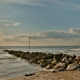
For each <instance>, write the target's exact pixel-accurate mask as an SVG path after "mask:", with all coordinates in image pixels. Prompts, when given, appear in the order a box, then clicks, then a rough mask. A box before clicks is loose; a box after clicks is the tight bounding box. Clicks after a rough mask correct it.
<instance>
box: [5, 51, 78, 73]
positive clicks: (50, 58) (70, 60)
mask: <svg viewBox="0 0 80 80" xmlns="http://www.w3.org/2000/svg"><path fill="white" fill-rule="evenodd" d="M4 51H5V52H8V53H9V54H12V55H14V56H17V57H20V58H22V59H25V60H27V61H29V62H30V63H35V64H39V65H40V66H41V67H44V68H45V69H46V70H47V71H48V70H49V69H51V71H52V72H56V71H65V70H67V71H72V70H75V69H77V70H80V56H76V55H72V56H71V55H68V54H63V53H59V54H52V53H48V54H46V53H43V52H22V51H13V50H4Z"/></svg>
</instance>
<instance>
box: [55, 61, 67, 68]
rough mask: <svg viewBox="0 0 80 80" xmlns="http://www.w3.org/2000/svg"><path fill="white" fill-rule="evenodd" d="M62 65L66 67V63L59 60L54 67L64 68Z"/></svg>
mask: <svg viewBox="0 0 80 80" xmlns="http://www.w3.org/2000/svg"><path fill="white" fill-rule="evenodd" d="M64 67H66V64H65V63H61V62H60V63H58V64H56V65H55V67H54V68H64Z"/></svg>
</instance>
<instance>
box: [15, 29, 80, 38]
mask: <svg viewBox="0 0 80 80" xmlns="http://www.w3.org/2000/svg"><path fill="white" fill-rule="evenodd" d="M29 36H31V38H32V39H45V38H46V39H47V38H52V39H71V38H80V29H74V28H71V29H69V30H68V31H55V30H49V31H42V32H39V33H38V34H33V35H31V34H21V35H17V36H15V38H26V37H29Z"/></svg>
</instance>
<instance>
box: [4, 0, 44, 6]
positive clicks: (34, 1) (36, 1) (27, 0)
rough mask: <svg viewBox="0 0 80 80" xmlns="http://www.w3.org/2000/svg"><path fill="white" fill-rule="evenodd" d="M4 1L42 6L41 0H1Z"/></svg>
mask: <svg viewBox="0 0 80 80" xmlns="http://www.w3.org/2000/svg"><path fill="white" fill-rule="evenodd" d="M3 1H4V2H12V3H17V4H22V5H31V6H41V7H44V6H45V5H44V4H43V2H44V1H43V0H3Z"/></svg>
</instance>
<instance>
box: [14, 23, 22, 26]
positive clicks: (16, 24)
mask: <svg viewBox="0 0 80 80" xmlns="http://www.w3.org/2000/svg"><path fill="white" fill-rule="evenodd" d="M20 24H21V23H14V24H13V25H14V26H18V25H20Z"/></svg>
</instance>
